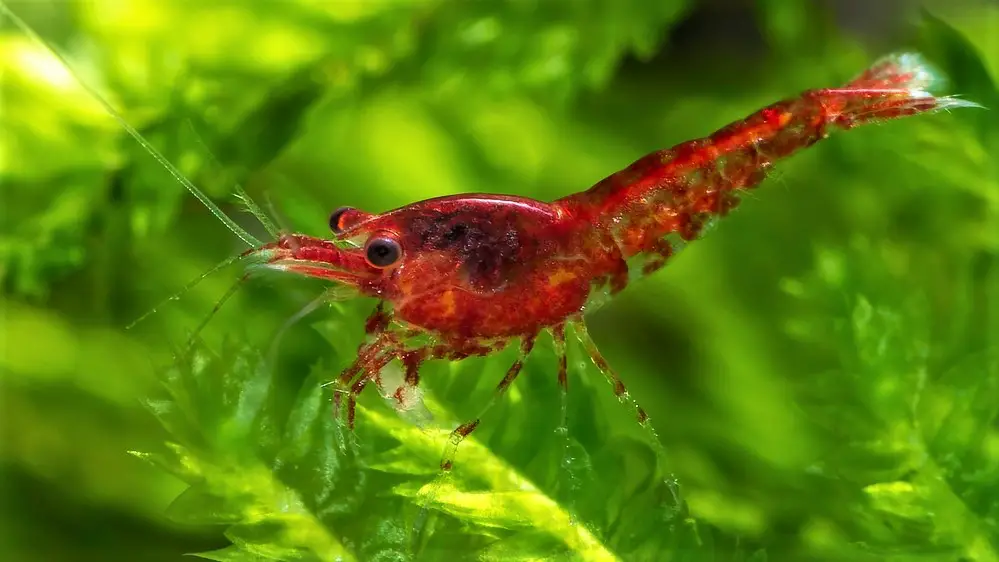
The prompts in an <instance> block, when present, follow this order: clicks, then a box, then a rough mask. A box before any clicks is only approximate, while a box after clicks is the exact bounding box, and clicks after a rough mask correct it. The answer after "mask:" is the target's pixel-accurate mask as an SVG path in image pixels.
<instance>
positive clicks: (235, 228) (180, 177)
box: [0, 0, 262, 247]
mask: <svg viewBox="0 0 999 562" xmlns="http://www.w3.org/2000/svg"><path fill="white" fill-rule="evenodd" d="M0 13H2V14H4V15H5V16H7V17H8V18H10V20H11V21H12V22H14V25H16V26H17V27H18V28H20V29H21V31H23V32H24V34H25V35H27V36H28V37H30V38H31V39H32V40H33V41H35V42H36V43H38V44H39V45H41V46H43V47H45V49H47V50H48V51H49V52H50V53H52V55H53V56H54V57H55V58H56V59H58V60H59V62H61V63H62V65H63V66H64V67H65V68H66V70H67V71H68V72H69V73H70V74H71V75H72V76H73V78H74V79H75V80H76V81H77V83H79V84H80V86H81V87H83V89H84V90H86V91H87V93H89V94H90V95H91V96H92V97H93V98H94V99H95V100H96V101H97V102H98V103H100V104H101V106H103V107H104V110H105V111H106V112H107V113H108V114H109V115H110V116H111V117H113V118H114V120H115V121H117V122H118V124H119V125H120V126H121V127H122V129H124V130H125V132H127V133H128V134H129V135H130V136H131V137H132V138H134V139H135V140H136V141H137V142H138V143H139V145H141V146H142V148H144V149H146V151H147V152H149V154H150V155H151V156H152V157H153V158H155V159H156V161H157V162H159V163H160V165H161V166H163V167H164V168H166V170H167V171H168V172H169V173H170V175H171V176H173V177H174V179H176V180H177V181H179V182H180V183H181V185H183V186H184V187H186V188H187V190H188V191H190V192H191V194H192V195H194V196H195V197H197V198H198V201H201V204H202V205H204V206H205V207H206V208H207V209H208V210H209V211H211V213H212V214H213V215H215V217H216V218H217V219H219V220H220V221H222V223H223V224H225V226H226V227H227V228H228V229H229V230H230V231H232V233H233V234H235V235H236V236H238V237H239V238H240V239H241V240H242V241H243V242H245V243H246V244H248V245H249V246H252V247H258V246H261V245H262V244H261V242H260V240H257V239H256V238H255V237H253V235H251V234H250V233H249V232H247V231H246V230H244V229H243V227H241V226H239V225H238V224H236V221H234V220H232V218H230V217H229V216H228V215H226V214H225V213H223V212H222V209H219V208H218V206H217V205H216V204H215V203H213V202H212V200H211V199H209V198H208V196H207V195H205V194H204V193H202V192H201V190H200V189H198V188H197V187H195V185H194V184H193V183H191V181H190V180H188V179H187V178H186V177H184V174H182V173H181V172H180V170H178V169H177V167H176V166H174V165H173V164H171V163H170V161H169V160H167V159H166V157H165V156H163V155H162V154H161V153H160V152H159V151H158V150H156V148H155V147H153V145H151V144H149V141H147V140H146V139H145V137H143V136H142V134H141V133H139V131H137V130H135V128H133V127H132V126H131V125H129V124H128V122H127V121H125V118H124V117H122V116H121V114H120V113H118V111H117V110H116V109H115V108H114V107H113V106H112V105H111V104H110V103H109V102H108V101H107V100H106V99H104V97H103V96H101V94H100V93H98V92H97V90H96V89H94V88H93V87H92V86H91V85H90V84H88V83H86V82H85V81H84V80H83V79H82V78H80V75H79V74H77V72H76V70H74V69H73V67H72V66H71V65H70V64H69V61H68V60H67V59H66V57H64V56H63V55H62V54H61V53H60V52H59V51H58V50H57V49H56V48H55V47H53V46H52V45H51V44H49V42H48V41H46V40H45V39H43V38H42V37H41V36H40V35H38V34H37V33H35V31H34V30H33V29H31V27H30V26H28V24H27V23H25V22H24V20H22V19H21V18H19V17H18V16H17V15H16V14H15V13H14V12H12V11H11V10H10V8H8V7H7V4H6V3H5V2H3V0H0Z"/></svg>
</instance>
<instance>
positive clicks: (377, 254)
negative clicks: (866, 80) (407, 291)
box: [364, 236, 402, 268]
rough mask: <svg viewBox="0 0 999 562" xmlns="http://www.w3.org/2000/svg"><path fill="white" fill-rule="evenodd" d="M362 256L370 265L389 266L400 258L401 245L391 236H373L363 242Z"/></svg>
mask: <svg viewBox="0 0 999 562" xmlns="http://www.w3.org/2000/svg"><path fill="white" fill-rule="evenodd" d="M364 258H365V259H366V260H367V261H368V264H369V265H371V266H372V267H377V268H385V267H389V266H391V265H394V264H395V263H396V262H398V261H399V259H400V258H402V246H400V245H399V243H398V242H397V241H395V240H393V239H391V238H388V237H385V236H375V237H373V238H371V239H370V240H368V243H367V244H365V246H364Z"/></svg>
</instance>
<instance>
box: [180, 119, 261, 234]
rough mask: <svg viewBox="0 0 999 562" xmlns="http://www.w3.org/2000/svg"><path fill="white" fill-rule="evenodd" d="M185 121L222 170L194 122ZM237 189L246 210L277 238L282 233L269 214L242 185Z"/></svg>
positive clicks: (237, 184)
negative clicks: (275, 226)
mask: <svg viewBox="0 0 999 562" xmlns="http://www.w3.org/2000/svg"><path fill="white" fill-rule="evenodd" d="M185 121H186V122H187V128H188V129H190V130H191V134H192V135H194V141H195V142H197V143H198V145H199V146H200V147H201V150H202V152H204V153H205V154H206V155H208V159H209V160H211V161H212V164H213V165H214V166H215V167H216V168H219V169H221V168H222V165H221V164H220V163H219V161H218V158H215V155H214V154H212V151H211V150H209V149H208V145H207V144H205V141H204V140H203V139H202V138H201V135H199V134H198V131H197V129H195V127H194V122H193V121H191V120H190V119H185ZM235 187H236V198H237V199H239V200H240V201H242V203H243V205H244V206H246V210H247V211H250V214H252V215H253V216H254V217H256V219H257V220H258V221H260V224H262V225H263V226H264V229H265V230H266V231H267V233H268V234H270V235H271V236H272V237H274V238H277V237H278V236H279V235H280V231H278V229H276V228H274V223H273V222H271V219H270V218H269V217H268V216H267V214H266V213H264V212H263V211H262V210H261V209H260V206H258V205H257V204H256V202H254V201H253V199H251V198H250V194H249V193H247V192H246V190H245V189H243V186H242V185H240V184H239V183H238V182H237V183H236V184H235Z"/></svg>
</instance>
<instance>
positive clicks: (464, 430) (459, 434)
mask: <svg viewBox="0 0 999 562" xmlns="http://www.w3.org/2000/svg"><path fill="white" fill-rule="evenodd" d="M535 339H536V336H531V337H528V338H524V340H523V341H521V343H520V355H519V356H518V357H517V360H516V361H514V362H513V365H510V368H509V369H507V371H506V376H504V377H503V380H501V381H500V383H499V385H497V386H496V391H495V392H494V393H493V396H492V398H490V400H489V403H488V404H486V406H485V408H483V409H482V411H481V412H479V415H478V416H476V418H475V419H474V420H471V421H468V422H465V423H463V424H461V425H459V426H458V427H456V428H455V429H454V431H452V432H451V436H450V437H449V438H448V442H447V445H445V447H444V454H443V456H442V457H441V470H442V471H444V472H448V471H450V470H451V467H452V466H454V457H455V454H457V452H458V445H459V444H461V442H462V441H464V440H465V438H466V437H468V435H469V434H470V433H472V432H473V431H475V428H476V427H478V426H479V420H480V419H481V418H482V416H483V415H484V414H485V413H486V412H487V411H488V410H489V408H491V407H492V405H493V404H495V403H496V400H497V399H498V398H499V397H500V396H503V394H504V393H505V392H506V389H507V388H509V387H510V384H511V383H512V382H513V381H514V379H516V378H517V375H519V374H520V370H521V369H522V368H523V366H524V360H525V359H526V358H527V356H528V355H530V353H531V350H532V349H534V340H535Z"/></svg>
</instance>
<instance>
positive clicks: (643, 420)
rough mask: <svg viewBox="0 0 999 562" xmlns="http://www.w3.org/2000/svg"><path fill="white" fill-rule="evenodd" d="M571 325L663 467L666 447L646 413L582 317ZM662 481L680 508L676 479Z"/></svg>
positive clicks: (668, 478) (670, 477)
mask: <svg viewBox="0 0 999 562" xmlns="http://www.w3.org/2000/svg"><path fill="white" fill-rule="evenodd" d="M571 326H572V328H573V330H574V331H575V332H576V337H578V338H579V341H580V342H581V343H582V344H583V348H584V349H585V350H586V353H587V355H589V356H590V360H591V361H593V364H594V365H595V366H596V367H597V370H599V371H600V374H602V375H603V376H604V378H606V379H607V382H609V383H610V384H611V386H612V387H613V388H614V395H615V396H617V398H618V400H620V401H621V402H626V403H628V405H630V406H631V407H632V408H633V409H634V410H635V413H636V416H637V418H638V423H639V424H640V425H641V426H642V429H644V430H645V432H646V433H647V434H648V436H649V440H650V441H651V444H652V447H653V448H654V449H655V452H656V457H657V458H658V459H659V463H660V464H661V465H662V467H663V468H665V467H666V449H665V448H664V447H663V445H662V443H661V442H660V441H659V434H658V433H656V430H655V428H653V427H652V424H651V423H650V422H649V416H648V414H646V413H645V410H644V409H643V408H642V407H641V406H640V405H639V404H638V402H636V401H635V399H633V398H632V397H631V395H629V394H628V390H627V388H625V386H624V382H623V381H622V380H621V377H619V376H618V374H617V373H616V372H615V371H614V369H613V368H611V366H610V364H608V363H607V360H606V359H604V356H603V354H601V353H600V350H599V349H597V344H596V342H594V341H593V339H592V338H591V337H590V334H589V332H588V331H587V329H586V324H585V323H584V322H583V319H582V318H576V319H574V320H573V321H572V322H571ZM664 482H665V484H666V486H667V487H668V488H669V491H670V494H672V496H673V501H674V503H675V505H676V508H677V509H680V508H681V507H682V504H681V500H680V491H679V489H678V487H677V484H676V479H675V478H673V477H672V476H669V477H667V478H666V479H665V480H664Z"/></svg>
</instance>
